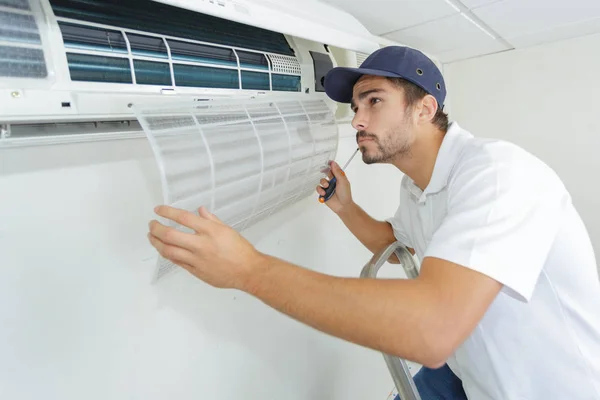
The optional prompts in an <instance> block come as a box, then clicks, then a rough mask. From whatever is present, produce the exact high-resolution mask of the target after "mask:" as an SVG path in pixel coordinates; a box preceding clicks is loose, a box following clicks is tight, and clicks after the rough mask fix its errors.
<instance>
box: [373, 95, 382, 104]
mask: <svg viewBox="0 0 600 400" xmlns="http://www.w3.org/2000/svg"><path fill="white" fill-rule="evenodd" d="M380 101H381V99H380V98H378V97H373V98H372V99H371V104H377V103H379V102H380Z"/></svg>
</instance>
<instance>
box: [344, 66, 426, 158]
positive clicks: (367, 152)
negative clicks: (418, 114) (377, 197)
mask: <svg viewBox="0 0 600 400" xmlns="http://www.w3.org/2000/svg"><path fill="white" fill-rule="evenodd" d="M351 108H352V110H353V111H354V113H355V115H354V119H353V120H352V126H353V127H354V128H355V129H356V130H357V133H356V141H357V143H358V146H359V148H360V150H361V151H362V154H363V161H364V162H365V163H366V164H373V163H389V162H392V161H394V160H397V159H399V158H401V157H402V156H404V155H406V154H407V153H409V151H410V148H411V145H412V143H413V141H414V137H415V132H414V122H413V121H412V119H411V117H412V113H410V112H409V110H407V107H406V102H405V99H404V92H403V90H402V89H401V88H399V87H397V86H396V85H395V84H394V83H392V82H391V81H389V80H388V79H386V78H384V77H380V76H367V75H365V76H363V77H361V78H360V79H359V80H358V82H357V83H356V84H355V85H354V90H353V94H352V104H351Z"/></svg>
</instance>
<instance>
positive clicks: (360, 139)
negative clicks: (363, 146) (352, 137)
mask: <svg viewBox="0 0 600 400" xmlns="http://www.w3.org/2000/svg"><path fill="white" fill-rule="evenodd" d="M370 141H373V139H371V138H359V139H358V143H359V144H360V143H362V142H370Z"/></svg>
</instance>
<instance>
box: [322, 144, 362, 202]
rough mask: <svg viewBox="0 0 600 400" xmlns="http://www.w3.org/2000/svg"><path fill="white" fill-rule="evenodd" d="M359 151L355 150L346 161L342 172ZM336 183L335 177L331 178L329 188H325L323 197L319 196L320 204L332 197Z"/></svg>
mask: <svg viewBox="0 0 600 400" xmlns="http://www.w3.org/2000/svg"><path fill="white" fill-rule="evenodd" d="M359 150H360V148H358V149H356V151H355V152H354V153H352V156H351V157H350V159H349V160H348V161H346V164H345V165H344V168H342V171H343V170H345V169H346V167H347V166H348V164H350V161H352V159H353V158H354V156H355V155H356V153H358V151H359ZM336 182H337V179H336V177H335V176H334V177H333V178H331V180H330V181H329V186H327V189H325V196H319V201H320V202H321V203H325V202H326V201H327V200H329V199H330V198H331V196H333V194H334V193H335V186H336Z"/></svg>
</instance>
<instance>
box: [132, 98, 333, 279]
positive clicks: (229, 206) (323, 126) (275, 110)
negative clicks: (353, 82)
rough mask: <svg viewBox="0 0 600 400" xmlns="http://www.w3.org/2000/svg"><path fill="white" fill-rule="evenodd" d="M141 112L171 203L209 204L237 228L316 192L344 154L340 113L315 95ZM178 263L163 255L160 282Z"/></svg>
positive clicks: (191, 207) (177, 105)
mask: <svg viewBox="0 0 600 400" xmlns="http://www.w3.org/2000/svg"><path fill="white" fill-rule="evenodd" d="M136 114H137V117H138V119H139V121H140V124H141V125H142V127H143V129H144V131H145V133H146V135H147V137H148V140H149V141H150V143H151V145H152V148H153V151H154V154H155V156H156V161H157V163H158V165H159V169H160V171H161V174H162V181H163V196H164V203H165V204H169V205H171V206H174V207H177V208H182V209H185V210H188V211H192V212H196V211H197V209H198V208H199V207H200V206H205V207H206V208H207V209H208V210H209V211H210V212H212V213H214V214H215V215H217V216H218V217H219V218H220V219H221V220H222V221H224V222H225V223H227V224H228V225H230V226H232V227H233V228H234V229H236V230H238V231H241V230H244V229H245V228H248V227H250V226H252V225H253V224H255V223H256V222H259V221H261V220H263V219H265V218H267V217H268V216H270V215H271V214H272V213H274V212H276V211H278V210H280V209H282V208H284V207H287V206H289V205H291V204H293V203H295V202H297V201H299V200H301V199H303V198H305V197H307V196H309V195H311V194H314V193H315V187H316V186H317V185H318V183H319V181H320V179H321V178H322V177H323V176H324V173H323V171H325V170H326V169H327V167H328V165H327V162H328V161H329V160H331V159H333V158H334V157H335V153H336V151H337V143H338V129H337V125H336V123H335V115H334V114H333V112H332V111H331V110H330V109H329V107H328V106H327V104H326V103H325V101H323V100H322V99H318V98H313V97H311V96H308V95H307V96H306V97H305V98H303V99H302V100H296V99H293V100H290V99H278V100H268V99H262V100H257V99H247V100H244V101H236V100H234V101H229V102H223V101H221V102H202V103H199V102H192V101H190V102H185V103H170V104H168V105H160V106H155V105H153V106H148V107H137V108H136ZM163 222H164V223H168V224H171V225H172V223H171V222H169V221H163ZM173 226H175V227H176V228H177V229H180V230H182V231H186V228H184V227H181V226H176V225H173ZM173 268H175V266H174V265H172V264H171V263H170V262H168V261H167V260H164V259H162V258H159V261H158V266H157V271H156V275H155V279H160V278H161V277H163V276H164V275H165V274H167V273H168V272H170V271H171V270H173Z"/></svg>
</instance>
